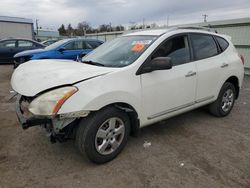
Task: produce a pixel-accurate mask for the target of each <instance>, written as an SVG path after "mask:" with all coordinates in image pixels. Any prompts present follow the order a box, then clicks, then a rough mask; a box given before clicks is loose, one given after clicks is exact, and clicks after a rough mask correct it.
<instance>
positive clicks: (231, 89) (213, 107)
mask: <svg viewBox="0 0 250 188" xmlns="http://www.w3.org/2000/svg"><path fill="white" fill-rule="evenodd" d="M231 95H232V96H231ZM227 96H231V97H227ZM235 99H236V89H235V86H234V85H233V84H232V83H230V82H225V83H224V84H223V86H222V87H221V90H220V93H219V95H218V98H217V100H216V101H215V102H213V103H212V104H210V105H209V112H210V113H211V114H212V115H214V116H217V117H224V116H227V115H228V114H229V113H230V112H231V110H232V108H233V106H234V102H235Z"/></svg>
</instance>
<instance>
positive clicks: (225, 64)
mask: <svg viewBox="0 0 250 188" xmlns="http://www.w3.org/2000/svg"><path fill="white" fill-rule="evenodd" d="M228 66H229V65H228V64H227V63H222V65H221V66H220V67H221V68H225V67H228Z"/></svg>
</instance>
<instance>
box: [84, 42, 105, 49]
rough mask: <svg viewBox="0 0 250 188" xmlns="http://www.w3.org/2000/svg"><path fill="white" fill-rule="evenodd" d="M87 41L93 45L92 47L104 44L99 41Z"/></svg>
mask: <svg viewBox="0 0 250 188" xmlns="http://www.w3.org/2000/svg"><path fill="white" fill-rule="evenodd" d="M87 43H88V44H89V45H90V46H91V48H92V49H95V48H97V47H98V46H100V45H101V44H102V43H101V42H99V41H87Z"/></svg>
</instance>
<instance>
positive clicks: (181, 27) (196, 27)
mask: <svg viewBox="0 0 250 188" xmlns="http://www.w3.org/2000/svg"><path fill="white" fill-rule="evenodd" d="M177 29H197V30H203V31H210V32H214V33H218V32H217V30H215V29H213V28H210V27H202V26H195V25H194V26H177Z"/></svg>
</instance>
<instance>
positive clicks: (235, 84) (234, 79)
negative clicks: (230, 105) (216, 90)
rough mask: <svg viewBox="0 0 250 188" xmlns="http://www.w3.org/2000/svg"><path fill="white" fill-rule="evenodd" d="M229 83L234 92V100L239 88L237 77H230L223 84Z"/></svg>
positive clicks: (237, 95)
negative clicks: (232, 86)
mask: <svg viewBox="0 0 250 188" xmlns="http://www.w3.org/2000/svg"><path fill="white" fill-rule="evenodd" d="M226 82H229V83H231V84H233V85H234V87H235V90H236V99H238V97H239V93H240V86H239V79H238V77H237V76H230V77H229V78H228V79H227V80H226V81H225V82H224V83H226Z"/></svg>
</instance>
